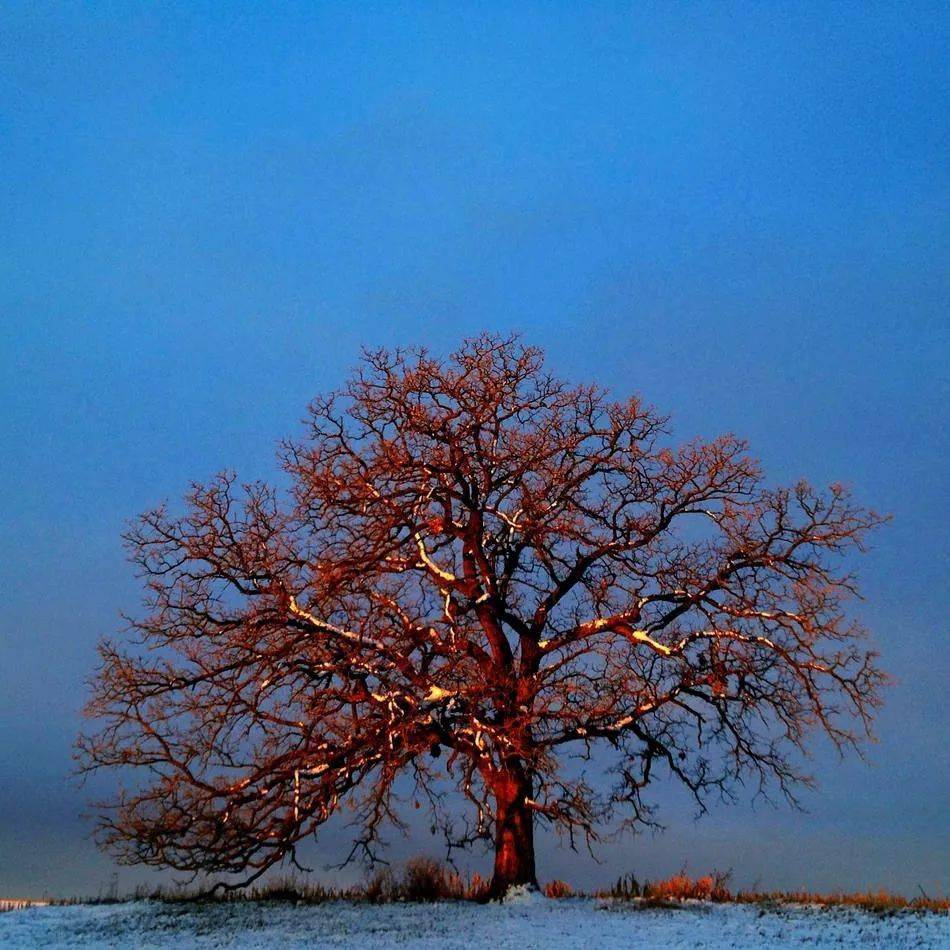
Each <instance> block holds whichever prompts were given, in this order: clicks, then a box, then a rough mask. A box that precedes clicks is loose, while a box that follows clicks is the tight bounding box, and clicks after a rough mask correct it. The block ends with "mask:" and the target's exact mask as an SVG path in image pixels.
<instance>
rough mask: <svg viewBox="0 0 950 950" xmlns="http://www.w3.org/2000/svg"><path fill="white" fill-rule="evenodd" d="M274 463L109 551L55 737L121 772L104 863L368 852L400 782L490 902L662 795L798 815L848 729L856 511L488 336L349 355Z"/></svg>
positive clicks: (852, 717)
mask: <svg viewBox="0 0 950 950" xmlns="http://www.w3.org/2000/svg"><path fill="white" fill-rule="evenodd" d="M280 455H281V463H282V466H283V470H284V472H285V473H286V476H287V477H286V479H285V481H286V483H287V484H286V486H284V487H280V488H278V487H274V486H271V485H267V484H262V483H254V484H246V485H239V483H238V482H237V480H236V478H235V477H234V476H233V475H232V474H229V473H227V474H222V475H220V476H219V477H217V478H215V479H213V480H212V481H211V482H210V483H209V484H205V485H194V486H193V487H192V489H191V491H190V493H189V495H188V497H187V504H186V507H185V509H184V512H183V513H174V512H172V511H170V510H169V509H168V508H166V507H165V506H162V507H159V508H157V509H155V510H153V511H150V512H147V513H146V514H144V515H143V516H142V517H141V519H140V520H139V521H138V522H137V523H136V524H135V525H134V526H133V527H132V528H131V529H130V531H129V533H128V535H127V539H126V540H127V543H128V548H129V551H130V554H131V558H132V560H133V561H134V563H135V564H136V565H137V567H138V569H139V570H140V572H141V574H142V576H143V578H144V581H145V584H146V589H147V599H148V610H147V612H146V613H145V614H144V616H141V617H137V618H135V619H132V620H131V621H130V627H131V632H132V634H131V635H130V636H126V637H125V638H123V639H122V640H120V641H119V642H113V641H105V642H103V643H102V645H101V657H102V663H101V667H100V669H99V670H98V672H97V673H96V675H95V677H94V681H93V695H92V698H91V700H90V703H89V708H88V712H89V714H90V715H91V716H92V717H94V718H95V719H96V720H97V724H96V727H95V729H94V730H93V731H92V732H91V733H90V734H89V735H86V736H84V737H82V738H81V739H80V750H81V751H80V754H81V759H82V767H83V768H84V769H98V768H102V767H112V766H115V767H121V768H123V769H125V768H128V767H133V771H134V773H136V774H141V776H142V780H141V781H135V782H133V783H132V785H131V786H130V788H128V789H126V790H124V791H122V792H121V793H120V794H119V795H118V796H117V798H116V799H115V800H114V801H112V802H110V803H107V805H106V807H104V809H103V812H102V818H101V823H100V835H101V840H102V842H103V844H104V845H105V846H107V847H110V848H112V849H114V850H115V851H117V853H118V854H119V856H120V859H121V860H124V861H127V862H145V863H148V864H155V865H161V866H168V867H171V868H175V869H178V870H181V871H187V872H195V873H210V874H232V873H233V874H238V875H241V876H242V880H245V881H246V880H249V879H253V878H254V877H256V876H258V875H259V874H260V873H263V871H265V870H267V868H269V867H271V866H273V865H274V864H276V863H278V862H280V861H282V860H284V859H288V858H289V859H291V860H292V859H293V858H294V856H295V847H296V846H297V844H298V843H299V842H300V841H301V840H302V839H304V838H306V837H307V836H309V835H312V834H314V833H316V832H317V831H318V830H319V829H320V827H321V825H322V824H323V823H324V822H325V821H326V820H327V819H328V818H329V817H330V816H331V815H333V814H334V813H335V812H337V811H338V810H339V809H340V808H341V806H342V805H343V804H344V803H348V804H350V805H351V806H352V808H353V818H354V820H355V822H356V827H355V833H354V851H353V852H352V855H353V856H356V855H358V854H360V853H362V854H363V855H364V856H369V857H370V858H372V857H374V856H375V854H376V843H377V841H378V838H379V834H380V831H381V828H382V827H383V826H384V825H385V824H386V823H387V822H389V821H396V822H398V820H399V809H398V807H397V805H396V802H395V798H394V796H395V792H396V789H397V788H398V783H396V779H397V777H399V776H400V775H404V776H405V777H406V778H405V781H406V782H407V783H409V784H410V785H411V786H413V787H414V794H415V795H416V797H417V799H418V800H419V801H421V802H423V803H424V804H425V806H426V807H427V808H429V809H431V811H432V815H433V821H434V823H436V824H438V825H439V826H440V827H442V828H443V830H444V831H445V832H446V835H447V838H448V840H449V843H450V845H452V846H461V845H465V844H469V843H472V842H474V841H477V840H479V839H486V840H487V841H490V842H493V843H494V849H495V868H494V879H493V889H494V891H495V892H496V893H499V892H501V891H502V890H504V888H506V887H507V886H509V885H510V884H512V883H524V882H528V883H530V882H533V881H534V880H535V877H536V870H535V861H534V844H533V833H534V828H535V825H536V823H538V822H541V823H545V824H550V825H553V826H554V827H556V828H558V829H559V830H562V831H565V832H566V833H568V834H570V835H571V836H572V841H573V840H574V839H575V836H580V839H581V840H582V839H583V838H585V837H586V838H592V837H596V835H597V833H598V829H599V828H601V827H602V826H603V824H604V823H609V822H614V821H621V822H628V823H632V824H634V825H635V824H637V823H643V822H649V821H652V820H653V808H652V805H651V800H650V797H649V796H648V794H647V787H648V786H649V785H650V784H651V782H652V781H653V780H654V779H656V778H657V777H658V776H666V777H672V778H673V779H675V780H677V781H679V782H680V783H682V784H683V785H685V786H686V787H687V788H688V789H689V790H690V792H691V793H692V794H693V795H694V796H695V798H696V800H697V802H698V803H699V804H700V806H701V807H702V806H703V804H704V803H705V802H706V801H707V799H708V797H709V796H710V795H718V794H721V795H726V796H729V795H730V794H731V793H732V791H733V789H734V788H735V786H736V783H737V782H742V783H747V782H749V781H752V782H753V783H754V785H755V787H756V788H758V789H760V790H762V791H763V792H768V791H769V790H770V789H775V790H778V791H779V792H780V793H781V794H784V795H786V796H788V797H790V798H792V799H793V800H794V796H795V793H796V789H797V788H798V787H799V786H800V784H801V783H802V782H807V781H808V776H807V775H806V774H804V773H803V772H802V767H801V762H802V756H801V753H802V752H803V751H805V750H806V748H807V743H808V741H809V738H810V737H811V736H812V735H813V734H814V733H816V732H823V733H824V734H825V735H827V736H829V737H830V738H831V740H832V741H833V742H834V743H836V744H837V745H838V746H839V747H841V748H842V749H844V748H848V747H854V746H855V745H856V744H857V743H858V742H859V741H860V739H861V737H862V736H864V735H866V734H867V732H868V729H869V727H870V723H871V717H872V714H873V712H874V709H875V707H876V706H877V705H878V702H879V692H880V687H881V686H882V684H883V682H884V675H883V674H882V673H881V672H880V670H879V669H878V666H877V665H876V659H875V654H874V653H873V652H872V651H870V650H868V648H867V646H866V644H865V638H864V631H863V630H862V629H861V628H860V626H859V625H857V624H856V623H854V622H853V621H852V620H851V619H849V616H848V613H847V609H846V607H847V604H846V601H847V599H848V598H849V597H850V596H852V595H853V594H855V593H856V590H855V583H854V579H853V577H852V576H851V574H850V573H849V572H848V571H847V570H846V566H845V565H844V564H843V561H842V555H844V554H845V553H846V552H847V551H848V550H849V549H851V548H860V547H861V545H862V542H863V540H864V538H865V537H866V535H867V533H868V531H869V530H870V529H872V528H874V527H875V526H877V525H879V524H880V523H881V521H882V518H881V517H880V516H879V515H877V514H875V513H874V512H872V511H869V510H867V509H865V508H863V507H861V506H859V505H857V504H855V503H854V502H853V501H852V499H851V498H850V496H849V493H848V491H847V490H846V489H845V488H844V487H842V486H841V485H832V486H831V487H829V488H828V489H826V490H823V491H817V490H815V489H813V488H812V487H810V486H809V485H808V484H807V483H805V482H800V483H798V484H796V485H795V486H793V487H790V488H778V489H774V488H770V487H767V486H766V485H765V484H764V481H763V477H762V474H761V472H760V468H759V465H758V464H757V463H756V461H755V460H754V459H753V458H751V457H750V456H749V454H748V451H747V447H746V445H745V443H744V442H742V441H741V440H740V439H738V438H735V437H733V436H731V435H726V436H722V437H720V438H717V439H714V440H712V441H701V440H696V441H691V442H688V443H686V444H684V445H680V446H675V445H674V444H673V443H672V442H671V439H670V434H669V431H668V424H667V419H666V418H665V417H664V416H662V415H661V414H659V413H658V412H657V411H656V410H655V409H654V408H653V407H651V406H649V405H648V404H646V403H644V402H642V401H641V400H640V399H637V398H632V399H627V400H625V401H615V400H612V399H611V398H610V397H609V396H608V395H607V393H605V392H604V391H603V390H601V389H599V388H597V387H596V386H591V385H583V386H577V385H568V384H567V383H565V382H563V381H561V380H560V379H558V378H557V377H555V376H553V375H551V374H550V373H549V372H548V371H547V370H546V368H545V365H544V359H543V354H542V353H541V352H540V351H539V350H538V349H535V348H533V347H530V346H525V345H523V344H522V343H521V342H520V341H519V340H518V339H506V338H497V337H490V336H482V337H478V338H475V339H471V340H468V341H466V342H465V343H463V345H462V346H461V347H460V348H459V349H458V350H457V351H456V352H455V353H454V354H452V355H451V356H450V357H449V358H447V359H444V360H442V359H438V358H436V357H434V356H432V355H431V354H429V353H428V352H427V351H426V350H423V349H420V350H411V351H396V352H385V351H377V352H370V353H367V354H366V355H365V357H364V359H363V362H362V364H361V366H360V367H359V368H358V370H357V371H356V372H355V374H354V375H353V377H352V378H351V379H350V381H349V382H348V384H347V385H346V386H345V387H343V389H342V390H341V391H339V392H337V393H334V394H332V395H329V396H326V397H320V398H318V399H316V400H315V401H314V402H313V404H312V405H311V407H310V410H309V414H308V418H307V431H306V433H305V435H304V436H303V437H301V438H299V439H297V440H292V441H288V442H286V443H284V444H283V446H282V449H281V453H280ZM595 747H600V749H601V750H602V751H600V752H598V753H597V755H596V756H593V757H591V756H589V755H588V753H591V752H592V750H594V749H595ZM570 750H573V751H575V752H579V753H580V754H581V755H580V758H579V759H578V758H576V757H575V758H572V759H571V760H570V761H567V759H566V755H565V753H567V752H569V751H570ZM585 761H587V762H588V763H589V766H588V767H586V768H585ZM605 762H607V763H609V765H608V766H607V771H608V772H609V774H607V775H605V774H602V773H603V772H604V769H605V765H604V763H605ZM591 773H595V774H591ZM452 789H455V790H457V791H458V792H459V793H461V795H462V796H463V797H464V801H465V802H467V805H468V812H467V814H468V815H469V816H470V819H469V820H468V821H466V822H465V823H464V824H461V825H460V824H459V822H458V821H457V820H456V819H455V817H454V815H455V809H454V808H453V807H451V805H450V803H447V802H446V801H445V795H446V792H447V791H449V790H452Z"/></svg>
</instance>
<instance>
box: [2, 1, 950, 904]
mask: <svg viewBox="0 0 950 950" xmlns="http://www.w3.org/2000/svg"><path fill="white" fill-rule="evenodd" d="M515 7H516V9H514V8H515ZM579 7H580V5H577V4H568V3H563V4H558V3H546V4H533V3H526V4H519V5H500V4H499V5H493V4H461V5H455V4H440V5H435V4H432V5H424V4H418V5H414V4H406V5H400V4H343V3H341V4H294V3H290V4H280V5H277V4H274V5H268V4H263V5H261V4H253V5H252V4H247V5H244V4H235V3H217V4H206V3H171V2H170V3H165V4H162V5H151V4H130V3H116V4H106V3H88V4H70V5H66V4H47V3H32V2H31V3H27V2H15V3H10V2H5V3H0V235H2V239H0V407H2V408H0V436H2V449H3V451H2V455H0V537H2V539H3V546H2V551H3V554H2V556H0V589H2V590H3V592H4V602H3V607H2V610H0V895H3V894H8V893H10V894H17V893H20V894H24V895H26V894H32V895H38V894H42V893H44V892H47V891H48V892H51V893H59V894H64V893H89V892H95V891H96V890H98V889H99V888H100V887H101V886H102V885H103V883H104V882H107V881H108V880H109V878H110V875H111V874H112V871H113V866H112V864H111V862H110V861H109V859H108V858H106V857H103V856H101V855H99V854H98V853H97V852H96V851H95V849H94V848H93V846H92V845H91V843H90V842H89V841H88V840H87V837H86V835H87V832H88V825H87V824H85V823H84V822H83V821H82V820H81V819H80V817H79V813H80V812H81V811H82V810H83V808H84V802H85V800H86V799H88V798H89V797H90V795H91V794H93V793H95V792H96V791H97V790H100V791H101V790H102V789H103V788H104V787H105V785H104V783H103V782H97V783H95V784H94V786H93V788H91V789H89V788H87V789H85V790H83V789H78V788H77V787H76V786H75V784H72V783H71V782H70V781H69V780H68V779H67V775H68V773H69V770H70V769H71V767H72V762H71V759H70V756H71V749H72V742H73V739H74V736H75V734H76V732H77V730H78V728H79V726H80V713H79V710H80V708H81V706H82V703H83V700H84V684H83V681H84V678H85V677H86V676H87V675H88V673H89V672H90V670H91V669H92V667H93V665H94V663H95V653H94V647H95V643H96V641H97V639H98V638H99V637H100V636H101V635H104V634H111V633H114V632H115V631H117V630H118V629H119V627H120V621H119V619H118V613H119V611H120V610H129V609H134V608H135V606H136V604H137V603H138V598H139V592H138V587H137V584H136V582H135V580H134V578H133V576H132V570H131V568H130V567H129V566H128V565H127V564H126V563H125V561H124V559H123V552H122V549H121V544H120V539H119V536H120V532H121V531H122V529H123V525H124V523H125V521H126V520H127V519H128V518H130V517H131V516H133V515H134V514H136V513H137V512H139V511H141V510H142V509H144V508H146V507H148V506H150V505H152V504H153V503H155V502H157V501H160V500H162V499H165V498H169V499H173V500H174V499H177V498H179V497H180V496H181V494H182V492H183V491H184V489H185V488H186V486H187V483H188V481H189V480H190V479H199V480H200V479H204V478H207V477H208V476H209V475H211V474H212V473H214V472H216V471H218V470H219V469H221V468H223V467H225V466H231V467H234V468H235V469H237V471H238V472H239V473H240V474H241V475H242V476H246V477H248V478H254V477H259V476H264V477H266V476H267V475H268V474H270V473H272V472H273V470H274V462H273V453H274V447H275V443H276V440H277V439H278V438H280V437H282V436H285V435H288V434H293V433H295V432H296V431H298V420H299V419H300V418H301V416H302V414H303V410H304V407H305V405H306V403H307V402H308V401H309V399H310V398H311V397H312V396H313V395H314V394H315V393H317V392H319V391H324V390H328V389H332V388H334V387H335V386H337V385H338V384H339V383H340V382H341V381H342V380H343V379H344V377H345V375H346V373H347V372H348V370H349V368H350V367H351V366H352V364H353V363H354V361H355V360H356V358H357V356H358V354H359V350H360V347H361V346H364V345H368V346H377V345H387V346H389V345H396V344H410V343H423V342H424V343H427V344H429V345H430V346H431V347H432V348H433V349H435V350H438V351H442V352H445V351H448V350H450V349H451V348H453V347H454V346H455V345H456V344H457V343H458V341H459V340H460V339H461V338H462V337H463V336H465V335H467V334H472V333H475V332H478V331H479V330H482V329H486V328H487V329H495V330H501V331H506V330H518V331H521V332H522V333H523V334H524V335H525V338H526V339H527V340H528V341H529V342H532V343H538V344H541V345H543V346H544V347H545V348H546V349H547V351H548V354H549V359H550V363H551V366H552V367H553V368H554V369H555V370H556V371H558V372H559V373H561V374H562V375H565V376H568V377H569V378H572V379H575V380H578V381H596V382H598V383H601V384H603V385H606V386H608V387H610V388H611V390H612V391H614V392H615V393H617V394H619V395H624V394H627V393H630V392H634V391H636V392H639V393H641V394H643V395H644V396H645V397H646V398H647V399H649V400H651V401H653V402H654V403H656V404H657V405H658V406H659V407H660V408H661V409H662V410H664V411H668V412H671V413H672V414H673V417H674V425H675V430H676V433H677V435H679V436H682V437H683V438H688V437H691V436H693V435H696V434H704V435H715V434H717V433H719V432H721V431H730V430H731V431H734V432H737V433H739V434H740V435H742V436H744V437H746V438H748V439H749V440H750V442H751V445H752V448H753V451H754V452H755V453H756V454H758V455H759V457H760V458H761V459H762V461H763V464H764V467H765V469H766V471H767V473H768V475H769V477H770V479H772V480H773V481H776V482H778V481H789V480H792V479H795V478H797V477H799V476H807V477H809V478H810V479H813V480H814V481H816V482H819V483H821V482H828V481H830V480H833V479H841V480H844V481H847V482H849V483H850V484H852V485H853V487H854V489H855V491H856V493H857V495H858V497H859V498H860V499H861V500H863V501H866V502H867V503H869V504H872V505H873V506H875V507H876V508H878V509H879V510H883V511H888V512H891V513H892V514H893V515H894V520H893V523H892V524H891V525H890V526H888V527H887V529H886V530H884V531H882V532H880V533H879V535H878V536H877V537H876V538H875V539H874V546H873V550H872V552H871V553H870V554H869V555H868V556H867V557H866V558H864V559H863V561H862V563H861V565H860V570H861V575H862V578H863V587H864V591H865V594H866V600H865V601H864V602H863V603H862V604H860V605H859V607H858V608H857V610H858V614H859V616H860V617H861V619H862V620H863V621H864V622H865V623H866V624H867V625H868V626H869V627H870V628H871V629H872V630H873V631H874V634H875V641H876V644H877V646H878V647H879V649H880V650H881V652H882V653H883V656H884V665H885V666H886V668H887V669H888V670H889V671H890V672H891V673H892V674H894V676H895V677H896V684H895V685H894V687H893V688H892V689H891V690H890V691H889V694H888V698H887V705H886V708H885V709H884V711H883V712H882V714H881V716H880V720H879V728H878V732H879V736H880V742H879V743H878V744H877V745H876V746H874V747H873V748H872V749H871V750H870V753H869V760H870V761H869V764H865V763H862V762H860V761H857V760H848V761H846V762H844V763H840V762H838V761H837V760H836V758H835V757H834V756H833V755H831V754H830V753H829V752H828V750H827V749H825V748H824V747H822V746H819V747H818V752H817V756H816V761H815V763H814V767H815V770H816V772H817V774H818V776H819V778H820V780H821V787H820V790H819V791H818V792H816V793H813V794H808V795H806V796H805V804H806V806H807V808H808V812H807V813H795V812H791V811H788V810H787V809H778V810H774V809H771V808H768V807H757V808H755V809H753V808H751V807H750V806H749V805H748V804H747V803H744V804H741V805H739V806H735V807H732V808H728V809H727V808H716V809H714V810H713V811H712V813H711V814H710V815H709V816H707V817H706V818H704V819H703V820H701V821H699V822H696V823H694V822H693V820H692V817H691V811H690V809H689V808H688V807H687V806H686V805H685V804H684V803H683V802H682V801H681V799H680V797H678V796H676V795H674V794H673V793H672V792H671V791H670V790H669V789H667V788H666V787H663V786H661V787H658V788H657V789H655V800H657V801H659V802H663V801H664V800H666V799H670V802H669V807H668V808H667V809H666V810H665V811H663V812H661V815H660V817H661V818H662V819H665V821H666V822H667V824H668V826H669V831H668V832H667V833H666V834H665V835H661V836H644V837H640V838H637V839H635V840H632V841H630V840H627V841H625V842H623V843H621V844H612V845H608V846H606V847H604V848H603V849H602V851H601V852H600V857H601V860H602V862H603V863H602V864H599V865H598V864H595V863H594V862H593V861H592V860H591V859H589V858H587V857H586V856H585V855H580V856H574V855H571V854H570V853H569V852H566V851H563V850H558V849H557V848H556V847H555V846H554V844H553V843H552V842H545V843H544V845H543V847H542V865H541V873H542V876H543V877H553V876H560V877H565V878H568V879H570V880H573V881H575V882H576V883H578V884H583V885H588V884H594V883H600V882H603V881H606V880H609V879H612V878H614V877H616V876H617V874H619V873H621V872H626V871H628V870H635V871H637V872H638V873H640V874H641V875H644V874H645V875H648V876H650V875H656V874H660V873H670V872H672V871H675V870H676V869H678V868H679V867H681V866H682V865H683V864H684V862H685V863H688V865H689V867H690V868H691V869H692V870H694V871H704V870H706V869H708V868H712V867H719V868H727V867H732V868H734V869H735V871H736V877H737V880H738V881H739V882H740V883H744V884H747V883H752V882H753V881H756V880H758V881H759V882H760V883H761V884H762V885H763V886H769V887H771V886H775V887H779V886H781V887H794V886H800V885H804V886H809V887H815V888H827V887H834V886H841V887H849V888H850V887H855V888H856V887H865V886H888V887H894V888H898V889H903V890H905V891H912V890H914V889H915V888H916V885H917V884H918V883H919V884H921V885H922V886H923V887H924V888H925V889H926V890H928V892H930V893H934V892H936V891H939V890H941V889H942V890H943V892H944V893H946V891H947V889H948V887H950V873H948V872H950V861H948V853H950V835H948V830H950V822H948V814H950V807H948V806H950V801H948V786H950V768H948V757H947V752H946V747H947V711H946V710H947V700H946V696H947V673H948V665H947V659H946V658H947V645H948V644H947V623H948V621H947V617H948V615H950V593H948V583H947V581H948V578H947V567H948V556H947V538H948V529H950V523H948V520H950V519H948V508H950V497H948V484H950V482H948V475H950V472H948V459H950V445H948V435H947V433H948V423H950V413H948V408H947V407H948V396H950V392H948V385H947V383H948V376H947V365H948V358H950V339H948V299H950V295H948V283H950V278H948V274H950V271H948V266H947V265H948V254H947V249H948V173H947V145H948V134H947V115H948V106H950V102H948V92H947V90H948V71H947V63H948V49H947V35H948V26H950V23H948V20H950V17H948V13H947V6H946V4H943V3H934V4H926V3H902V4H893V3H890V4H884V3H879V4H876V3H836V4H827V3H811V4H809V3H799V4H795V5H793V6H792V7H789V8H785V9H780V7H779V5H777V4H775V5H773V4H761V3H756V4H735V3H722V4H696V5H686V4H606V3H601V4H597V3H595V4H586V5H584V6H583V9H581V8H579ZM338 840H339V839H338V836H337V835H336V834H335V832H333V833H331V834H329V835H328V840H327V841H326V842H325V846H324V845H321V846H320V847H319V848H318V849H317V851H316V854H315V858H314V860H315V862H316V864H317V865H318V866H320V865H322V864H324V863H326V861H327V860H330V859H333V858H337V859H338V858H339V848H338V847H336V848H335V849H334V847H333V846H334V845H338ZM430 847H431V846H430V844H429V842H428V841H425V842H423V843H420V842H419V841H418V840H416V841H413V842H410V843H409V844H406V843H402V844H400V845H398V846H397V847H396V848H395V849H394V853H395V854H396V855H397V856H398V855H400V854H406V853H410V852H412V851H419V850H425V849H428V848H430ZM134 880H136V877H135V875H134V874H132V873H131V872H128V871H124V870H123V871H122V872H121V876H120V887H121V886H125V885H130V884H131V883H132V882H134Z"/></svg>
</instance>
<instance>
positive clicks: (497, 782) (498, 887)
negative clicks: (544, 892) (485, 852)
mask: <svg viewBox="0 0 950 950" xmlns="http://www.w3.org/2000/svg"><path fill="white" fill-rule="evenodd" d="M492 791H493V793H494V795H495V871H494V874H493V875H492V880H491V885H490V886H489V889H488V894H489V897H492V898H498V897H503V896H504V895H505V893H506V891H507V890H508V888H510V887H514V886H516V885H518V884H529V885H531V886H534V887H537V883H538V880H537V874H536V873H535V868H534V816H533V814H532V812H531V809H530V808H528V804H527V799H528V798H530V796H531V781H530V779H528V778H527V776H525V774H524V772H523V771H521V770H520V769H516V770H513V771H511V772H505V773H502V774H500V775H496V776H495V778H494V780H493V781H492Z"/></svg>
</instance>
